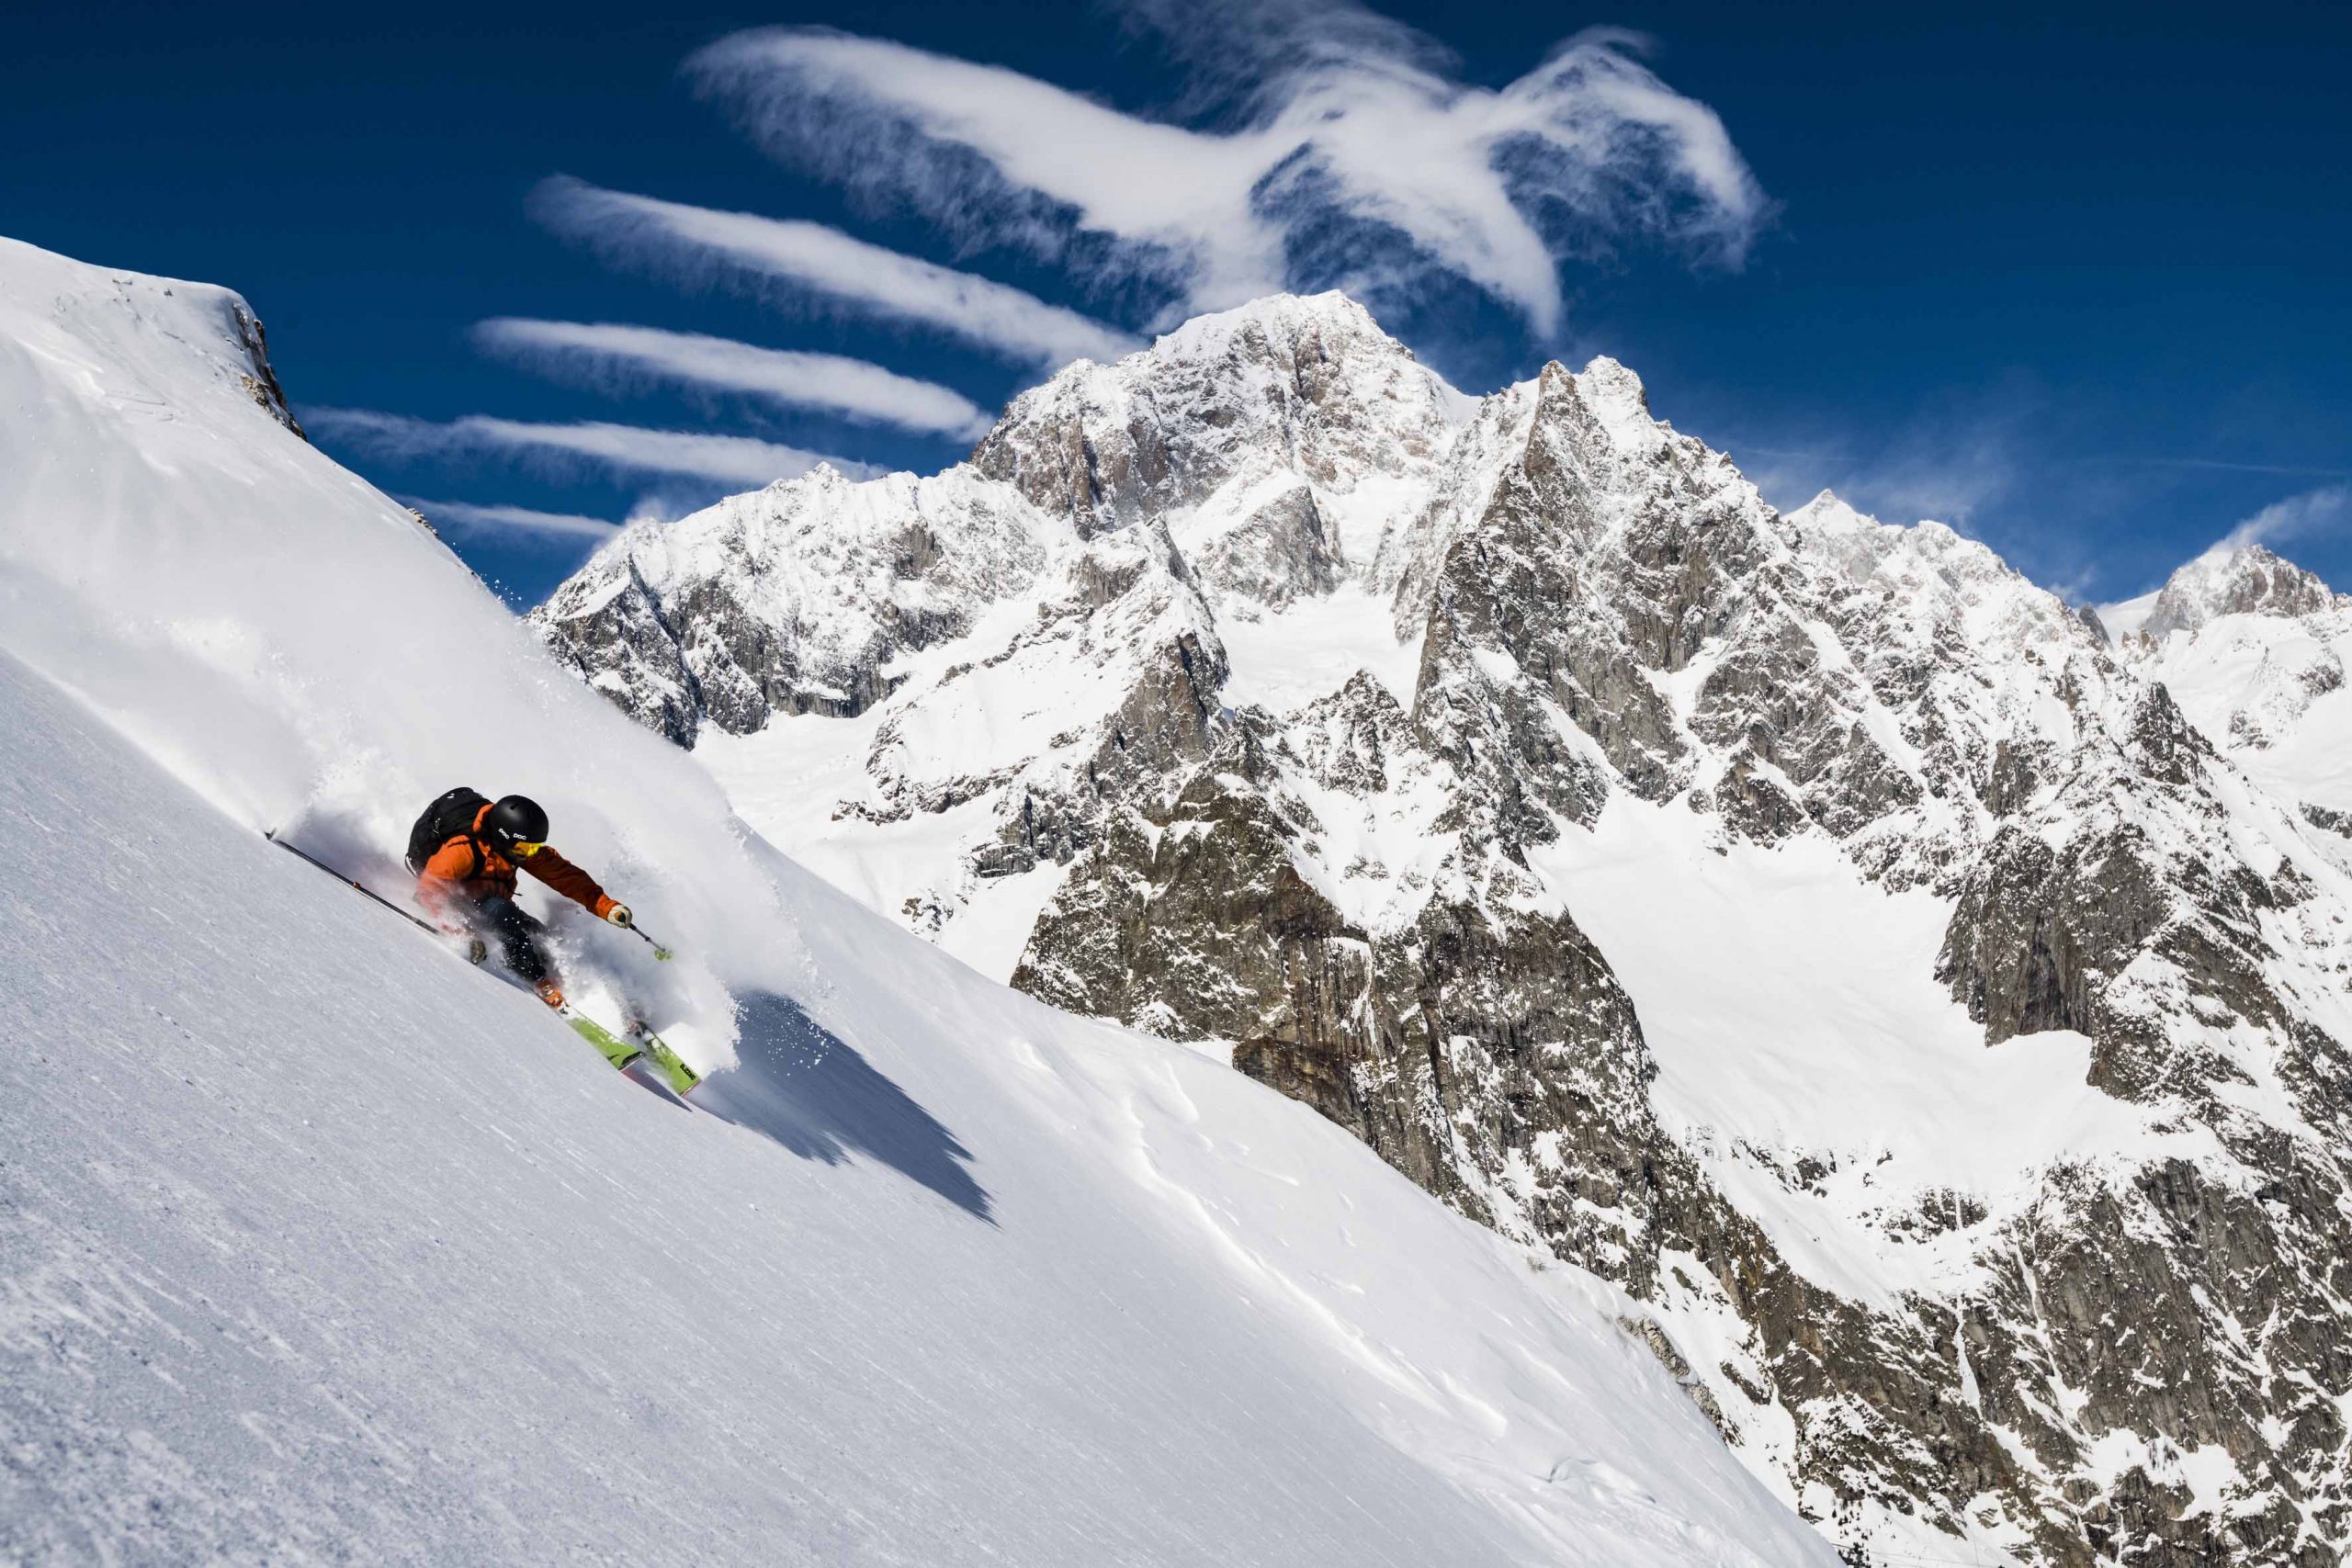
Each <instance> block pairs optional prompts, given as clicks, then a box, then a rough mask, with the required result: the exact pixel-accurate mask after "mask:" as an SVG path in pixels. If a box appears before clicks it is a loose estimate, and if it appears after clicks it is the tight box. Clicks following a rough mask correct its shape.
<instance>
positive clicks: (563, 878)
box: [416, 805, 619, 931]
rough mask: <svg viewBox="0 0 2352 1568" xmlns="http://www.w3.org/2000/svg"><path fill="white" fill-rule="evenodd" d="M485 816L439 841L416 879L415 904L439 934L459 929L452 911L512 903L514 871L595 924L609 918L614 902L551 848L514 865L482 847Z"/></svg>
mask: <svg viewBox="0 0 2352 1568" xmlns="http://www.w3.org/2000/svg"><path fill="white" fill-rule="evenodd" d="M489 815H490V807H489V806H487V805H485V806H484V807H482V808H481V810H480V811H477V812H475V813H474V820H473V826H472V827H471V828H469V829H467V830H466V831H464V832H462V833H452V834H450V835H449V837H448V838H447V839H445V840H442V843H441V847H440V848H439V849H437V850H435V851H434V852H433V854H432V857H431V858H430V859H428V860H427V861H426V862H425V863H424V870H423V871H421V872H419V873H418V874H417V878H416V901H417V902H418V903H420V904H422V905H424V908H425V909H426V910H427V911H428V912H429V913H430V914H431V915H432V916H433V918H434V919H436V920H438V921H440V922H441V924H442V926H443V927H444V928H446V929H447V930H451V931H455V930H457V929H458V928H459V927H460V926H462V925H463V924H464V920H463V919H462V918H461V916H460V915H459V913H458V908H457V906H459V905H464V904H479V903H481V901H482V900H483V899H485V898H512V897H515V872H517V871H518V870H519V871H527V872H529V873H530V874H532V875H533V876H534V877H536V878H537V879H538V880H539V881H541V882H544V883H546V884H547V885H548V886H549V887H552V888H554V889H555V890H556V891H557V892H559V893H560V894H562V895H563V896H564V897H567V898H569V899H571V901H572V902H573V903H575V904H580V905H582V906H584V907H586V908H588V909H589V910H590V911H592V912H593V913H594V915H595V917H596V918H597V919H600V920H601V919H604V918H605V916H606V915H609V914H611V913H612V912H613V909H614V908H615V906H616V904H617V903H618V902H619V900H617V899H616V898H613V897H608V896H607V895H606V894H605V890H604V889H603V888H602V887H599V886H597V885H596V879H595V878H594V877H593V876H591V875H589V874H587V873H586V872H584V871H582V870H581V869H580V868H579V867H578V866H576V865H574V864H572V863H571V862H570V861H568V860H566V859H564V858H563V857H562V856H561V855H560V854H558V853H556V852H555V849H554V847H553V846H552V845H542V846H541V847H540V849H539V852H538V853H537V854H535V855H531V856H529V857H528V858H526V859H525V860H522V861H519V862H518V861H511V860H508V859H507V858H506V857H505V856H504V855H502V854H500V853H499V852H497V851H496V850H493V849H492V848H491V847H490V846H489V845H488V844H486V843H484V842H483V841H482V840H481V839H480V838H479V837H477V836H476V835H477V833H478V832H479V830H480V829H481V819H482V818H485V817H487V816H489Z"/></svg>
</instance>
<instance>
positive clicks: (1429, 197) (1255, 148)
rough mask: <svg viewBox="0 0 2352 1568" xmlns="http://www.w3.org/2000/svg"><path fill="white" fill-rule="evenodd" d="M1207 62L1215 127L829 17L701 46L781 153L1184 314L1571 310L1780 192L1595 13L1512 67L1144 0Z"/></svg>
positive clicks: (1370, 18)
mask: <svg viewBox="0 0 2352 1568" xmlns="http://www.w3.org/2000/svg"><path fill="white" fill-rule="evenodd" d="M1127 11H1128V15H1129V17H1131V19H1132V20H1134V21H1135V22H1136V25H1137V26H1139V27H1140V28H1144V29H1146V30H1148V31H1150V32H1153V33H1155V34H1158V35H1159V36H1160V37H1161V38H1162V39H1164V40H1165V41H1166V42H1167V44H1168V45H1169V47H1170V51H1172V52H1173V53H1175V54H1176V55H1177V56H1178V58H1179V59H1180V60H1181V61H1182V62H1184V63H1185V64H1186V65H1187V66H1188V67H1189V68H1190V69H1191V70H1192V71H1193V78H1194V85H1195V88H1196V91H1195V94H1194V101H1195V107H1199V108H1200V109H1202V110H1203V111H1204V114H1203V118H1205V119H1206V120H1207V121H1209V122H1210V123H1209V127H1208V128H1207V129H1202V130H1194V129H1191V128H1188V127H1186V126H1182V125H1178V124H1174V123H1170V122H1167V121H1162V120H1156V119H1148V118H1141V117H1139V116H1134V115H1128V114H1125V113H1122V112H1120V111H1119V110H1117V109H1114V108H1110V107H1105V106H1103V105H1102V104H1098V103H1096V102H1094V101H1092V100H1091V99H1089V98H1085V97H1081V96H1079V95H1077V94H1075V93H1071V92H1069V91H1066V90H1065V89H1063V88H1060V87H1057V86H1054V85H1050V84H1048V83H1045V82H1040V81H1038V80H1036V79H1035V78H1033V77H1028V76H1023V75H1022V74H1020V73H1016V72H1012V71H1009V70H1005V69H1002V68H1000V67H996V66H989V65H978V64H974V63H971V62H967V61H963V60H957V59H953V58H950V57H947V56H944V55H938V54H932V53H927V52H925V51H921V50H916V49H910V48H907V47H905V46H903V45H899V44H895V43H890V42H887V41H884V40H881V39H867V38H859V37H854V36H851V35H847V34H842V33H836V32H831V31H824V30H819V29H811V28H767V29H761V30H757V31H751V32H743V33H738V34H735V35H734V36H732V37H729V38H727V39H721V40H720V41H719V42H718V43H716V44H714V45H712V46H710V47H709V48H708V49H706V50H704V51H701V52H700V53H698V54H696V55H695V56H694V57H693V58H692V59H691V60H689V61H688V62H687V65H686V70H687V72H688V73H689V75H690V76H692V77H693V78H694V80H695V83H696V84H697V85H698V86H699V87H700V88H701V89H702V90H703V91H704V92H705V93H707V94H708V95H710V96H714V97H716V98H718V99H719V100H720V101H722V102H724V103H725V104H727V105H728V106H729V108H730V109H731V110H732V111H733V112H734V113H735V115H736V116H737V118H738V119H739V120H740V121H741V124H742V125H743V127H744V129H745V130H747V131H748V132H749V133H750V134H751V135H752V136H753V137H754V138H755V139H756V140H757V141H759V142H760V143H761V144H762V145H763V147H764V148H766V149H767V150H768V151H769V152H771V153H772V154H774V155H775V156H776V157H778V158H779V159H782V160H784V161H786V162H788V163H790V164H795V165H797V166H799V167H802V168H805V169H808V170H809V171H811V172H813V173H815V174H818V175H821V176H824V177H829V178H831V179H834V180H836V181H839V182H840V183H841V184H842V185H843V186H847V187H848V188H850V189H851V190H852V191H853V193H854V194H856V195H859V196H861V197H865V198H866V199H868V200H870V201H871V202H873V203H874V204H875V205H876V206H877V207H881V206H898V205H905V206H911V207H912V208H914V209H917V210H919V211H922V212H923V213H924V214H926V215H927V216H929V217H930V218H931V219H933V220H934V221H936V222H937V223H939V224H940V225H941V226H942V227H943V228H944V229H945V230H946V231H948V232H949V233H950V234H952V235H954V236H955V237H956V239H957V240H959V241H961V242H963V243H967V244H972V245H976V246H977V245H989V244H1011V245H1014V246H1018V247H1022V248H1024V249H1027V250H1030V251H1032V252H1034V253H1035V254H1039V255H1042V256H1044V257H1046V259H1048V260H1051V261H1054V262H1056V263H1057V264H1060V265H1066V266H1068V267H1069V268H1070V269H1071V271H1072V272H1073V274H1074V275H1077V276H1082V277H1086V278H1088V279H1089V280H1090V281H1092V282H1095V283H1097V284H1100V285H1111V286H1118V285H1125V284H1130V283H1141V284H1143V285H1145V286H1146V287H1148V288H1153V289H1157V290H1160V291H1164V292H1165V294H1166V295H1167V296H1168V297H1169V299H1170V303H1171V305H1172V307H1173V308H1174V310H1176V311H1177V312H1178V313H1182V314H1190V313H1192V312H1193V311H1196V310H1205V309H1215V308H1218V307H1222V306H1226V305H1231V304H1236V303H1238V302H1240V301H1242V300H1245V299H1250V298H1252V297H1254V296H1257V295H1261V294H1265V293H1270V292H1274V291H1278V290H1281V289H1284V288H1322V287H1330V286H1344V287H1347V288H1351V290H1352V291H1356V292H1359V293H1363V294H1369V295H1373V296H1375V297H1377V296H1380V295H1382V294H1384V293H1388V292H1393V291H1394V290H1396V289H1398V288H1403V287H1405V286H1407V285H1409V284H1411V283H1413V282H1414V281H1415V280H1416V279H1426V278H1427V277H1429V276H1431V275H1442V276H1453V277H1458V278H1460V279H1463V280H1464V281H1466V282H1468V283H1469V284H1471V285H1473V286H1475V287H1476V288H1478V289H1480V290H1483V291H1484V292H1486V293H1487V294H1488V295H1490V296H1492V297H1493V298H1495V299H1498V300H1500V301H1502V302H1503V303H1504V304H1506V305H1508V306H1509V307H1510V308H1511V309H1512V310H1516V311H1517V312H1519V313H1520V314H1521V316H1523V317H1524V318H1525V319H1526V321H1527V322H1528V324H1529V326H1530V327H1531V328H1532V330H1533V331H1534V332H1535V333H1537V334H1538V335H1540V336H1543V337H1546V338H1549V337H1552V336H1554V335H1555V334H1556V333H1557V332H1558V330H1559V327H1560V323H1561V318H1562V313H1563V304H1562V297H1561V288H1560V280H1559V270H1558V268H1559V263H1560V262H1561V261H1562V260H1563V259H1566V258H1569V257H1573V256H1578V255H1590V254H1598V253H1602V252H1606V251H1608V250H1610V249H1611V248H1612V247H1613V246H1614V245H1615V244H1617V243H1619V242H1620V241H1622V240H1623V239H1626V238H1630V237H1639V238H1646V239H1651V240H1656V241H1658V242H1662V243H1666V244H1668V245H1669V246H1672V247H1674V248H1677V249H1679V250H1682V251H1685V252H1686V253H1689V254H1692V255H1693V256H1695V257H1697V258H1700V259H1704V260H1712V261H1715V262H1719V263H1722V264H1724V265H1733V266H1736V265H1740V264H1741V262H1742V261H1743V259H1744V257H1745V254H1746V252H1747V245H1748V243H1749V242H1750V241H1751V240H1752V238H1753V237H1754V235H1755V233H1756V231H1757V230H1758V227H1759V226H1760V225H1761V224H1762V222H1763V221H1764V220H1765V219H1766V217H1767V216H1768V212H1769V205H1770V204H1769V203H1768V201H1767V200H1766V198H1765V197H1764V194H1763V192H1762V190H1761V189H1760V188H1759V187H1758V185H1757V183H1756V180H1755V178H1754V176H1753V175H1751V174H1750V173H1749V171H1748V169H1747V164H1746V163H1745V162H1744V161H1743V160H1742V159H1741V157H1740V155H1739V152H1738V151H1737V149H1736V148H1735V147H1734V146H1733V144H1732V141H1731V139H1730V137H1729V135H1728V134H1727V133H1726V132H1725V130H1724V126H1723V123H1722V121H1721V120H1720V119H1718V118H1716V116H1715V114H1714V111H1713V110H1712V109H1710V108H1708V107H1706V106H1705V105H1703V104H1701V103H1698V102H1696V101H1694V100H1692V99H1691V98H1688V97H1685V96H1682V95H1680V94H1679V93H1677V92H1675V91H1674V90H1673V89H1672V88H1670V87H1668V85H1666V84H1665V83H1663V82H1662V81H1660V80H1659V79H1658V78H1657V76H1656V75H1655V74H1654V73H1651V72H1650V70H1649V69H1648V68H1647V67H1646V66H1645V65H1644V64H1643V63H1642V62H1641V60H1640V58H1639V56H1640V53H1641V52H1642V51H1643V49H1644V47H1645V40H1644V39H1641V38H1640V37H1638V36H1637V35H1635V34H1632V33H1627V32H1622V31H1616V30H1593V31H1588V32H1583V33H1579V34H1577V35H1576V36H1575V37H1573V38H1570V39H1567V40H1566V42H1564V43H1563V44H1561V45H1560V46H1559V47H1558V48H1557V49H1556V50H1555V51H1554V52H1553V53H1552V55H1551V57H1550V58H1549V59H1547V60H1546V61H1545V62H1544V63H1543V64H1542V65H1540V66H1538V67H1536V68H1535V69H1534V70H1532V71H1531V72H1529V73H1527V74H1525V75H1524V76H1521V78H1519V80H1517V81H1515V82H1512V83H1510V85H1507V86H1504V87H1502V88H1500V89H1491V88H1487V87H1482V86H1477V85H1471V84H1469V83H1466V82H1464V81H1463V80H1461V78H1460V76H1459V62H1456V61H1455V60H1453V57H1452V56H1451V55H1449V54H1448V53H1447V52H1446V51H1444V50H1443V49H1442V46H1440V45H1439V44H1437V43H1436V42H1435V40H1433V39H1429V38H1427V37H1426V36H1425V35H1422V34H1420V33H1419V32H1417V31H1415V30H1414V29H1412V28H1408V27H1406V26H1404V25H1403V24H1401V23H1397V22H1394V21H1391V20H1389V19H1387V18H1385V17H1379V16H1377V15H1375V14H1374V13H1373V12H1370V11H1368V10H1366V9H1364V8H1363V6H1358V5H1354V4H1351V3H1348V0H1279V3H1276V4H1272V5H1250V6H1242V5H1240V4H1238V0H1219V3H1216V4H1209V5H1177V4H1173V3H1170V0H1135V3H1131V4H1130V6H1128V8H1127Z"/></svg>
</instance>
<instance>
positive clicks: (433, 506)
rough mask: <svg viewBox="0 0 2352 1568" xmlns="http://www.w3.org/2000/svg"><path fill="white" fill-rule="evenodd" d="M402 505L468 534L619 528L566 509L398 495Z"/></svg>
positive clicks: (587, 534)
mask: <svg viewBox="0 0 2352 1568" xmlns="http://www.w3.org/2000/svg"><path fill="white" fill-rule="evenodd" d="M400 500H401V504H402V505H403V506H413V507H414V508H415V509H416V510H417V511H419V512H421V513H424V520H425V521H426V522H428V523H430V524H432V525H434V526H435V527H436V528H442V527H450V528H456V529H458V530H459V531H460V532H463V533H470V534H533V535H539V536H545V537H548V538H563V539H602V538H605V537H607V536H611V535H613V534H616V533H618V532H619V531H620V525H619V524H617V523H608V522H606V521H605V519H604V518H601V517H582V516H578V515H576V514H574V513H566V512H534V511H532V510H531V509H530V508H529V507H527V506H480V505H476V504H475V503H474V502H469V501H426V500H424V499H423V498H422V497H419V496H410V495H404V496H401V498H400Z"/></svg>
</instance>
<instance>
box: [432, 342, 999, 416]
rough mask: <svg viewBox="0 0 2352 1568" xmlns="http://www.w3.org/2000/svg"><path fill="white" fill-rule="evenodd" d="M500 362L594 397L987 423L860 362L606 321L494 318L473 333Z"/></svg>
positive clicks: (972, 408) (958, 403)
mask: <svg viewBox="0 0 2352 1568" xmlns="http://www.w3.org/2000/svg"><path fill="white" fill-rule="evenodd" d="M473 335H474V342H475V344H476V345H477V346H478V347H480V348H481V349H482V350H483V351H484V352H486V353H489V354H493V355H498V356H499V357H501V358H504V359H508V360H512V361H515V362H518V363H521V364H524V365H527V366H529V367H533V368H535V369H539V370H542V371H545V372H548V373H549V374H552V375H555V376H558V377H568V378H572V379H576V380H584V381H586V382H588V383H590V384H592V385H594V386H596V387H597V388H599V389H604V390H615V389H629V388H633V387H638V386H642V385H646V384H650V383H666V384H670V385H673V386H681V387H686V388H690V389H698V390H703V391H716V392H736V393H741V394H743V395H746V396H749V397H754V398H758V399H761V400H764V401H767V402H771V403H777V404H781V405H783V406H785V407H788V408H797V409H806V410H809V411H811V412H817V413H823V414H830V415H833V416H835V417H838V418H842V419H847V420H853V421H855V422H857V423H865V424H888V425H894V426H897V427H898V428H899V429H902V430H910V431H914V432H917V433H919V434H927V435H947V436H962V437H973V436H978V435H979V434H982V433H984V432H985V431H986V430H987V429H988V427H989V416H988V414H987V413H986V412H984V411H983V410H982V409H981V408H980V407H979V405H978V404H977V403H975V402H973V401H972V400H970V399H969V398H967V397H965V396H964V395H963V394H962V393H961V392H958V391H956V390H955V389H952V388H948V387H943V386H941V385H939V383H937V382H935V381H922V380H917V379H915V378H912V377H909V376H901V375H899V374H898V373H897V372H896V371H892V370H886V369H884V368H883V367H881V366H879V365H875V364H872V363H870V362H868V361H866V360H863V359H848V358H843V357H842V356H841V355H832V354H805V353H796V352H791V351H787V350H784V349H774V348H760V347H756V346H754V345H753V344H748V343H738V342H736V341H735V340H733V339H732V338H722V337H707V336H705V335H703V334H701V333H673V332H663V331H661V330H659V329H657V328H654V327H640V326H623V325H618V324H615V323H611V322H587V321H530V320H524V319H519V318H515V317H511V316H507V317H499V318H496V319H494V320H492V321H483V322H481V324H480V325H478V326H476V327H475V328H474V333H473Z"/></svg>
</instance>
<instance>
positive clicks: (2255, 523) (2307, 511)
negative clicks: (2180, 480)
mask: <svg viewBox="0 0 2352 1568" xmlns="http://www.w3.org/2000/svg"><path fill="white" fill-rule="evenodd" d="M2347 510H2352V485H2326V486H2324V487H2322V488H2321V489H2319V490H2307V491H2303V493H2302V494H2301V495H2290V496H2289V497H2288V498H2287V499H2286V500H2284V501H2274V502H2271V503H2270V504H2269V505H2267V506H2266V507H2264V508H2263V509H2262V510H2261V511H2259V512H2257V513H2255V514H2254V515H2253V516H2251V517H2248V518H2246V519H2245V520H2244V521H2243V522H2241V523H2239V524H2238V525H2237V526H2236V527H2234V528H2233V529H2231V530H2230V531H2229V533H2228V534H2227V535H2226V536H2223V538H2222V542H2221V543H2220V544H2218V545H2215V546H2214V547H2213V548H2212V549H2211V551H2208V552H2207V553H2208V554H2224V553H2229V552H2233V551H2236V550H2240V549H2243V548H2245V547H2246V546H2248V545H2267V544H2270V543H2273V542H2274V541H2277V540H2280V539H2291V538H2294V537H2296V536H2299V535H2302V534H2308V533H2311V532H2312V530H2313V529H2317V528H2324V527H2327V526H2328V525H2331V524H2334V523H2338V522H2341V521H2343V519H2344V516H2345V514H2346V511H2347Z"/></svg>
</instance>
